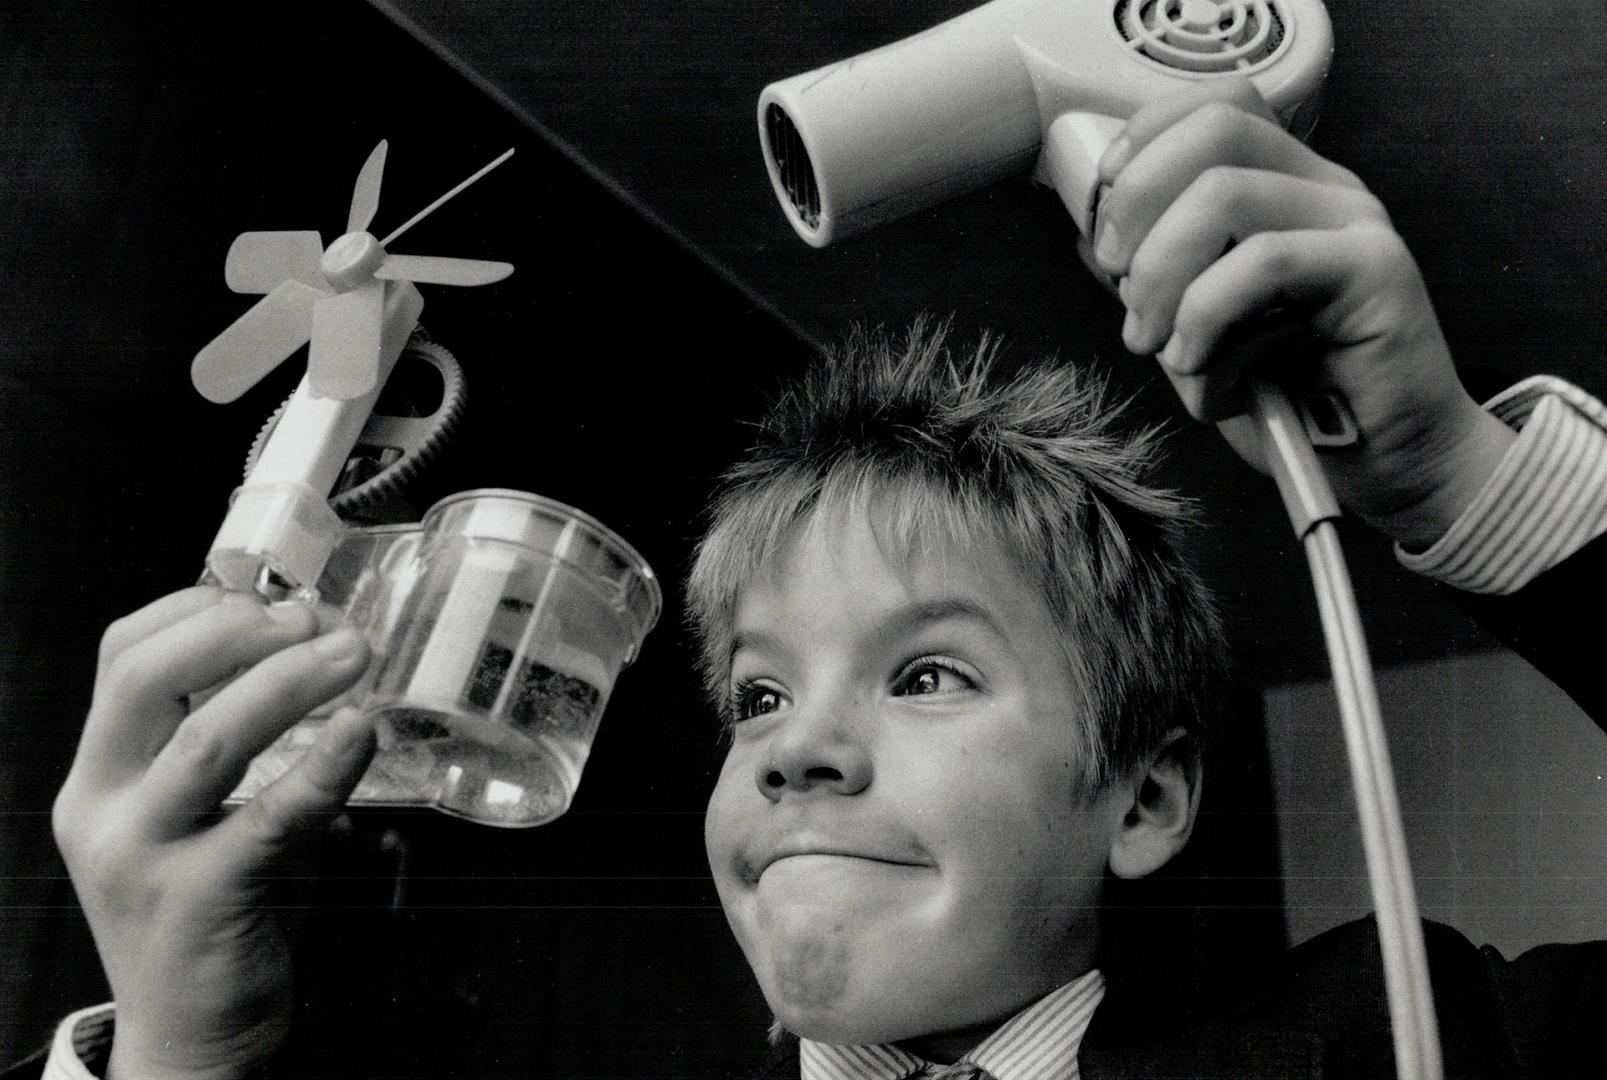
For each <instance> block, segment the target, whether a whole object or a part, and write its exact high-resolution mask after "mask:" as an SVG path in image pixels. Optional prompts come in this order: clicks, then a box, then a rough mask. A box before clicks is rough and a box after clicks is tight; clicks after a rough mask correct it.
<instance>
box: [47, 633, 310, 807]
mask: <svg viewBox="0 0 1607 1080" xmlns="http://www.w3.org/2000/svg"><path fill="white" fill-rule="evenodd" d="M316 625H317V623H316V620H315V619H314V617H313V615H312V613H311V612H310V611H308V610H306V608H305V607H304V606H303V605H300V604H276V605H273V606H271V607H263V606H261V605H257V604H243V603H215V604H212V605H210V606H207V607H203V608H202V609H201V610H200V611H198V612H195V613H194V614H192V615H190V616H189V617H188V618H185V619H182V620H180V621H178V622H175V623H173V624H171V625H169V626H166V627H163V628H162V629H161V630H158V631H156V632H155V633H154V634H152V635H150V636H149V637H147V638H145V639H144V640H141V641H138V642H136V643H134V644H132V645H129V646H128V647H127V648H125V649H123V650H122V651H121V652H119V653H118V654H117V655H116V656H114V657H113V658H112V660H111V661H110V663H108V664H107V666H106V670H105V672H104V673H103V675H102V678H101V680H100V683H99V684H98V685H97V686H96V688H95V698H94V702H93V704H91V705H90V709H89V718H88V719H87V720H86V721H85V723H84V734H83V738H82V740H81V741H80V743H79V749H78V758H77V760H76V761H75V763H74V766H75V768H81V769H83V770H86V771H88V773H89V774H90V775H93V776H97V777H103V778H104V777H121V776H122V775H126V774H127V773H129V772H130V771H139V770H143V769H144V767H145V765H146V764H147V763H148V762H149V761H150V760H151V759H152V758H153V757H155V756H156V754H157V752H158V751H159V750H160V749H161V747H162V745H163V744H164V743H166V742H167V740H168V738H169V737H170V736H171V735H172V733H173V729H174V728H175V727H176V726H177V725H178V724H179V723H180V721H182V720H183V719H184V716H185V714H186V713H187V712H189V700H188V699H189V695H190V694H192V693H195V692H197V691H199V690H203V689H206V688H207V687H210V686H212V685H214V684H216V683H218V682H220V681H221V680H223V679H225V678H228V677H229V676H231V675H233V674H234V673H235V672H236V671H238V670H239V669H241V668H243V667H248V666H250V665H252V664H255V663H257V662H258V661H260V660H261V659H263V658H264V657H266V656H269V655H271V654H273V653H275V652H277V651H279V650H280V649H283V648H285V647H286V646H288V645H292V644H295V643H296V642H298V641H305V640H307V639H308V638H309V637H311V636H312V635H313V633H314V632H315V630H316Z"/></svg>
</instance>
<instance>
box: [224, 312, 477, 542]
mask: <svg viewBox="0 0 1607 1080" xmlns="http://www.w3.org/2000/svg"><path fill="white" fill-rule="evenodd" d="M421 365H423V366H427V367H428V368H430V369H433V371H434V372H435V373H436V374H437V375H438V376H439V378H440V402H439V404H437V405H435V406H434V409H433V411H431V412H430V413H429V414H428V415H424V416H418V415H405V414H400V415H398V414H395V413H390V412H386V411H384V410H385V409H386V407H387V404H388V403H400V405H401V407H414V406H415V405H416V399H417V398H418V397H425V396H427V397H433V393H432V391H433V389H434V388H433V386H429V387H425V388H418V387H417V385H416V384H417V382H418V381H419V380H420V377H421V375H422V373H423V367H421ZM410 383H412V384H414V385H412V386H410V385H408V384H410ZM415 389H420V390H421V392H420V393H417V394H415V393H412V392H411V391H413V390H415ZM289 404H290V402H289V399H286V400H285V402H284V403H283V404H281V405H280V406H279V407H278V408H277V409H275V410H274V412H273V415H272V416H270V417H268V419H267V421H266V422H265V423H264V424H263V425H262V429H261V430H260V431H258V432H257V437H256V438H255V439H254V440H253V441H252V443H251V449H250V451H249V452H248V453H247V454H246V461H245V475H246V476H250V475H251V470H252V469H254V468H256V465H257V461H258V459H259V458H261V456H262V450H263V447H265V446H266V445H267V444H268V439H269V437H270V436H271V435H272V434H273V431H274V428H276V427H278V426H279V418H280V417H282V416H283V415H284V412H285V408H286V407H287V406H288V405H289ZM467 404H468V388H467V386H466V384H465V383H464V380H463V368H462V367H461V366H460V365H459V364H458V362H457V358H456V357H454V356H453V355H452V354H451V353H450V352H448V351H447V350H446V349H445V348H444V347H443V346H442V345H440V344H439V343H438V342H436V341H434V340H432V339H431V338H430V337H429V335H428V334H426V333H424V331H423V330H422V329H416V330H414V331H413V336H412V337H411V338H409V339H408V342H407V345H406V346H405V347H404V348H403V349H402V355H401V356H400V357H398V358H397V361H396V367H395V368H394V369H392V371H391V376H390V378H389V379H388V380H387V381H386V385H385V389H384V390H382V391H381V392H380V398H379V401H378V402H377V403H376V405H375V409H374V412H373V413H372V414H371V415H370V416H369V418H368V421H367V422H366V423H365V424H364V425H363V431H362V434H360V435H359V436H358V437H357V443H356V445H355V446H354V447H353V448H352V453H351V456H350V457H349V458H348V459H347V462H346V467H345V468H344V469H343V470H342V471H341V476H340V479H339V480H337V481H336V483H335V491H334V493H333V494H331V495H330V497H329V505H330V507H331V508H332V509H333V510H334V511H335V512H336V513H337V514H339V515H340V516H341V517H343V518H360V517H363V516H364V515H365V514H371V513H372V512H373V511H374V510H375V509H377V508H380V507H382V506H383V505H385V504H386V503H387V502H388V501H389V500H392V499H394V498H395V497H396V496H397V495H399V494H400V493H401V491H402V490H403V489H404V488H406V487H407V485H408V484H409V483H411V482H412V480H413V479H414V478H415V477H416V476H418V474H419V473H420V471H422V470H423V469H424V468H425V467H426V466H428V465H429V463H430V462H431V461H432V460H434V458H435V455H436V454H437V453H438V452H439V451H440V449H441V447H442V446H443V445H445V443H446V442H447V440H448V439H449V438H450V437H451V435H452V433H453V431H455V430H456V428H457V426H458V424H459V422H460V421H461V420H462V418H463V411H464V409H465V408H466V407H467ZM392 407H396V406H395V405H392Z"/></svg>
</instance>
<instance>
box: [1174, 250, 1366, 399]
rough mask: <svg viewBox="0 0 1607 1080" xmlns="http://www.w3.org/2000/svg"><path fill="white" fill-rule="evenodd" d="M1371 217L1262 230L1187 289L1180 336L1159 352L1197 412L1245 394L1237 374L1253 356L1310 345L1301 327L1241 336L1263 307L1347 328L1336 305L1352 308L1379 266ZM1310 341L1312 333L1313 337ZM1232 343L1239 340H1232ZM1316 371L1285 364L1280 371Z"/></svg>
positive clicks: (1278, 356)
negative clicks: (1267, 335) (1341, 224)
mask: <svg viewBox="0 0 1607 1080" xmlns="http://www.w3.org/2000/svg"><path fill="white" fill-rule="evenodd" d="M1377 231H1378V230H1375V229H1372V228H1371V227H1370V226H1369V225H1368V224H1366V223H1363V224H1361V225H1356V226H1350V227H1346V228H1344V229H1337V230H1293V231H1288V232H1270V233H1258V234H1256V235H1255V236H1252V237H1250V238H1249V239H1247V240H1245V241H1244V242H1243V243H1241V244H1240V245H1239V246H1238V247H1236V248H1234V249H1233V250H1232V251H1230V252H1228V253H1227V254H1226V255H1224V256H1222V258H1220V259H1218V260H1217V261H1216V262H1215V263H1213V264H1212V265H1211V266H1210V267H1209V268H1208V269H1207V270H1206V271H1205V272H1204V273H1202V274H1200V276H1199V277H1197V278H1195V279H1194V281H1193V282H1192V283H1191V284H1190V285H1189V287H1188V288H1187V289H1186V290H1185V291H1184V293H1183V298H1182V300H1181V301H1180V302H1179V304H1178V308H1177V316H1176V318H1175V319H1174V320H1173V329H1172V336H1171V338H1170V339H1169V340H1168V341H1167V343H1166V347H1165V348H1163V349H1162V350H1161V352H1160V354H1159V357H1158V359H1159V360H1160V362H1161V367H1162V370H1164V371H1165V372H1166V374H1167V377H1168V378H1170V379H1172V380H1173V385H1174V386H1176V387H1179V393H1180V396H1183V398H1184V406H1185V408H1187V409H1188V410H1189V413H1190V415H1192V416H1195V417H1196V418H1197V419H1201V420H1219V419H1222V418H1223V417H1225V416H1229V415H1233V413H1234V412H1236V411H1239V410H1240V409H1241V408H1242V406H1243V404H1244V402H1243V400H1242V397H1240V396H1239V394H1238V392H1237V382H1238V379H1239V376H1240V375H1241V374H1242V372H1243V370H1244V368H1245V367H1246V366H1247V365H1249V364H1251V363H1266V362H1279V361H1281V362H1283V363H1284V364H1287V361H1288V359H1289V358H1291V357H1293V356H1298V355H1301V354H1305V355H1309V354H1310V349H1309V347H1308V348H1304V349H1303V348H1299V347H1297V346H1296V345H1294V344H1292V342H1293V341H1294V340H1295V338H1294V335H1293V333H1290V334H1286V335H1279V336H1278V337H1277V338H1276V339H1274V340H1271V341H1260V342H1258V341H1255V340H1253V339H1252V340H1249V341H1244V340H1241V339H1242V337H1243V329H1242V328H1243V327H1244V326H1245V324H1246V323H1247V322H1251V321H1253V318H1254V316H1256V315H1257V314H1258V313H1261V312H1265V311H1268V310H1272V309H1275V308H1280V307H1290V308H1295V309H1299V310H1304V311H1306V312H1307V313H1308V318H1309V323H1310V325H1311V326H1313V327H1315V329H1316V330H1317V334H1318V336H1320V337H1322V338H1324V339H1330V338H1331V337H1332V336H1333V332H1334V331H1335V330H1336V329H1339V328H1340V323H1341V322H1342V321H1343V319H1342V317H1341V318H1336V317H1335V311H1334V309H1336V308H1339V309H1342V308H1345V307H1347V306H1348V305H1349V303H1350V301H1349V298H1350V296H1351V295H1352V293H1353V292H1355V293H1356V294H1357V295H1360V294H1361V293H1364V292H1365V291H1366V290H1365V288H1364V287H1358V283H1361V282H1364V281H1366V280H1367V279H1368V278H1369V276H1370V275H1373V274H1374V273H1375V272H1376V270H1377V267H1376V262H1377V251H1378V245H1377V242H1376V241H1374V240H1373V239H1371V236H1370V233H1374V232H1377ZM1305 340H1306V341H1307V342H1308V343H1309V342H1310V340H1311V338H1310V336H1309V335H1308V336H1307V337H1306V339H1305ZM1230 346H1231V347H1230ZM1296 375H1298V376H1301V378H1302V381H1305V382H1309V381H1310V379H1311V378H1312V377H1313V376H1314V373H1313V372H1311V371H1309V370H1308V371H1305V372H1291V371H1282V372H1278V373H1276V375H1275V377H1277V378H1280V379H1288V378H1290V377H1293V376H1296Z"/></svg>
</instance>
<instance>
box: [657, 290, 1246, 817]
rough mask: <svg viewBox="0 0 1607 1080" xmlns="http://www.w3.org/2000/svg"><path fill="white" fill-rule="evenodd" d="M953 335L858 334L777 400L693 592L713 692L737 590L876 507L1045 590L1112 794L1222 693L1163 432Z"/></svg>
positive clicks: (727, 650)
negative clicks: (798, 544)
mask: <svg viewBox="0 0 1607 1080" xmlns="http://www.w3.org/2000/svg"><path fill="white" fill-rule="evenodd" d="M998 353H999V350H998V349H997V347H996V345H995V343H993V342H992V341H990V340H989V339H987V338H986V337H984V338H983V339H982V340H981V341H980V342H979V343H978V345H977V346H976V348H975V349H972V350H970V351H969V352H967V353H964V354H963V355H957V354H956V353H955V352H954V351H953V350H951V349H950V347H949V344H948V326H947V324H936V325H934V324H932V323H930V322H928V321H927V320H917V322H916V323H915V324H914V325H913V326H912V327H911V328H910V329H909V330H908V331H907V332H906V333H904V334H902V335H899V336H896V337H895V336H892V335H889V334H887V333H884V332H879V331H877V332H867V331H863V330H856V331H855V332H854V333H853V334H852V335H851V336H850V337H849V339H848V340H847V341H846V343H845V344H844V345H843V346H842V347H841V348H839V349H837V350H835V351H833V352H832V353H831V354H829V355H828V356H826V357H824V358H823V359H822V361H821V362H820V363H818V364H816V365H815V366H813V367H811V368H810V369H809V370H808V371H807V372H806V373H805V374H804V376H803V377H802V378H801V379H800V380H799V381H798V382H797V383H796V384H795V385H793V386H792V387H791V388H790V389H788V390H787V391H785V392H784V393H783V394H782V395H781V396H780V397H779V398H778V399H777V400H776V401H775V402H774V404H773V405H772V407H771V409H770V411H769V413H768V414H767V415H766V416H765V418H764V419H763V421H762V422H761V423H760V424H759V425H758V437H757V440H756V442H755V444H754V446H753V447H752V449H751V450H750V451H749V452H748V454H747V455H746V456H745V457H744V458H743V459H742V460H740V461H739V462H737V464H736V465H734V466H733V467H732V468H731V469H730V470H729V471H728V472H727V473H726V475H725V477H724V485H723V487H722V489H721V490H720V492H719V493H718V494H717V496H716V497H715V499H714V501H713V502H712V504H711V507H710V523H709V527H708V529H707V531H706V533H705V535H704V537H703V540H702V542H701V543H700V544H699V546H698V549H697V553H696V556H695V559H694V563H693V568H692V573H691V576H690V581H689V587H688V594H689V595H688V604H689V618H690V621H691V624H692V628H693V630H694V632H695V634H696V636H697V638H698V641H699V646H700V650H701V666H702V670H703V675H704V680H705V686H706V688H707V691H708V694H709V697H710V699H711V701H712V702H714V704H715V706H716V707H717V708H720V709H722V711H723V710H724V709H725V707H726V705H727V700H728V696H729V689H728V687H727V682H728V679H729V674H730V663H731V648H732V632H733V628H732V622H733V618H734V612H735V608H736V603H737V599H738V595H739V594H740V592H741V590H742V588H743V586H744V585H745V584H746V583H748V582H750V581H752V580H753V579H754V578H755V576H756V575H757V574H759V573H760V572H761V571H762V569H763V568H764V567H765V566H766V565H767V564H768V563H770V562H771V561H772V560H773V559H774V557H775V556H776V554H777V552H779V551H780V549H781V548H782V546H783V545H784V544H785V543H786V541H787V540H788V538H789V537H790V536H792V535H793V533H794V530H795V529H797V528H798V527H799V526H800V525H802V524H804V523H806V522H809V521H819V520H823V519H826V517H827V515H829V514H831V513H834V512H847V513H851V514H863V515H867V516H869V518H870V520H871V524H872V526H873V528H874V529H875V531H876V532H877V533H878V535H879V536H880V538H881V539H882V540H883V541H884V542H885V543H887V544H888V545H889V547H888V550H890V551H894V552H901V553H903V555H904V556H905V557H907V556H909V555H910V554H912V553H914V552H917V551H920V550H922V548H923V547H925V546H927V545H930V544H931V543H932V542H933V541H934V540H941V541H943V542H947V543H952V544H956V545H960V546H961V547H962V548H963V547H964V546H965V545H975V544H979V543H987V542H991V543H994V544H996V545H998V546H999V547H1000V548H1001V549H1002V550H1003V551H1005V552H1006V553H1007V554H1008V555H1009V556H1010V557H1012V558H1013V559H1014V560H1015V564H1016V566H1017V567H1018V569H1019V570H1020V572H1021V573H1022V574H1023V576H1024V577H1025V579H1026V580H1027V581H1029V582H1030V583H1032V584H1033V585H1035V586H1036V588H1037V589H1038V590H1039V592H1040V593H1041V595H1042V596H1043V599H1044V603H1045V605H1046V606H1047V608H1048V610H1049V613H1050V615H1051V617H1052V618H1053V620H1054V623H1055V625H1056V627H1057V628H1058V629H1059V631H1060V636H1061V645H1062V650H1063V652H1064V654H1065V657H1066V661H1067V663H1068V664H1069V665H1070V670H1071V673H1072V677H1073V679H1074V684H1075V685H1076V686H1077V687H1078V688H1079V689H1080V691H1081V693H1082V695H1083V698H1084V702H1083V703H1084V705H1085V706H1086V708H1085V709H1083V710H1080V711H1079V714H1078V716H1077V718H1076V722H1077V723H1078V724H1079V725H1080V728H1081V730H1080V731H1079V732H1078V737H1079V743H1080V745H1081V749H1082V751H1083V761H1084V763H1085V767H1084V770H1083V776H1082V780H1083V782H1084V784H1085V785H1087V787H1088V790H1090V791H1100V790H1103V789H1104V788H1105V787H1106V786H1108V785H1109V784H1110V783H1111V782H1113V781H1114V780H1116V779H1117V778H1119V777H1122V776H1125V775H1128V774H1129V773H1130V772H1131V770H1132V769H1133V768H1135V767H1136V766H1137V765H1138V764H1140V763H1141V762H1142V761H1144V760H1146V758H1147V755H1149V754H1151V753H1153V751H1154V750H1155V749H1156V748H1158V747H1159V746H1160V745H1161V743H1162V742H1163V741H1164V739H1165V737H1166V734H1167V732H1168V731H1169V730H1170V729H1172V728H1175V727H1180V728H1183V729H1185V730H1188V731H1192V732H1196V733H1199V732H1202V730H1203V728H1204V727H1205V726H1206V717H1207V715H1208V714H1209V713H1210V712H1211V711H1213V710H1214V709H1217V708H1220V707H1221V702H1222V700H1223V699H1224V698H1225V696H1226V686H1227V678H1226V664H1225V660H1224V657H1223V654H1222V646H1221V633H1220V626H1219V619H1218V616H1217V613H1216V609H1215V606H1214V604H1213V602H1212V600H1211V597H1210V596H1209V594H1208V593H1207V591H1206V589H1205V588H1204V586H1203V585H1202V584H1201V582H1200V581H1199V580H1198V579H1197V577H1196V576H1195V575H1194V574H1193V573H1192V572H1191V570H1190V569H1189V568H1188V566H1186V565H1185V563H1184V561H1183V560H1182V558H1181V556H1180V555H1179V553H1178V551H1177V549H1176V546H1175V544H1174V532H1175V530H1176V528H1177V526H1178V525H1179V524H1180V523H1181V522H1183V521H1184V520H1186V519H1187V517H1188V515H1189V508H1188V504H1187V503H1186V502H1185V501H1184V500H1182V499H1180V498H1178V497H1177V496H1175V495H1174V494H1172V493H1170V492H1167V491H1164V490H1160V489H1157V488H1155V487H1152V486H1150V484H1149V483H1147V482H1146V476H1147V474H1148V472H1149V471H1150V468H1151V466H1152V463H1153V458H1154V456H1155V452H1156V449H1157V446H1158V440H1157V436H1156V433H1155V431H1154V430H1153V429H1145V430H1139V431H1125V432H1124V431H1123V430H1121V426H1120V424H1119V422H1118V421H1119V417H1120V413H1121V409H1120V408H1118V407H1116V406H1114V405H1112V403H1111V402H1110V401H1109V400H1108V396H1107V393H1106V388H1105V386H1104V384H1103V382H1102V381H1100V380H1098V379H1094V378H1089V377H1087V376H1086V375H1084V374H1083V373H1080V372H1078V371H1077V370H1076V369H1074V368H1072V367H1069V366H1065V365H1061V364H1057V363H1054V362H1052V361H1045V362H1038V363H1032V364H1028V365H1025V366H1022V367H1020V368H1018V369H1016V370H1014V371H1012V372H1009V373H1005V371H1004V365H1003V364H1002V363H1001V362H999V355H998Z"/></svg>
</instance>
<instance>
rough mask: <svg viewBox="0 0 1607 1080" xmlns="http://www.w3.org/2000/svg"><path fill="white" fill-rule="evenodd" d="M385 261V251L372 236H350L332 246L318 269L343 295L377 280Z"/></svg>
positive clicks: (325, 253) (358, 233) (368, 234)
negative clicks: (377, 272)
mask: <svg viewBox="0 0 1607 1080" xmlns="http://www.w3.org/2000/svg"><path fill="white" fill-rule="evenodd" d="M384 261H385V249H384V248H383V247H381V246H380V243H379V241H378V240H376V239H374V236H373V234H372V233H366V232H349V233H347V234H346V235H345V236H342V237H340V238H339V239H338V240H336V241H335V242H334V243H333V244H330V245H329V247H328V248H326V249H325V251H324V257H323V259H322V260H321V261H320V262H319V264H318V268H319V270H321V271H322V272H323V275H324V277H326V278H328V279H329V283H330V284H331V285H333V286H334V287H335V288H336V289H338V290H340V291H341V292H347V291H349V290H351V289H355V288H356V287H357V286H359V285H361V284H363V283H364V282H366V281H368V280H369V279H370V278H372V277H373V276H374V271H375V270H378V269H379V264H380V263H382V262H384Z"/></svg>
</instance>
